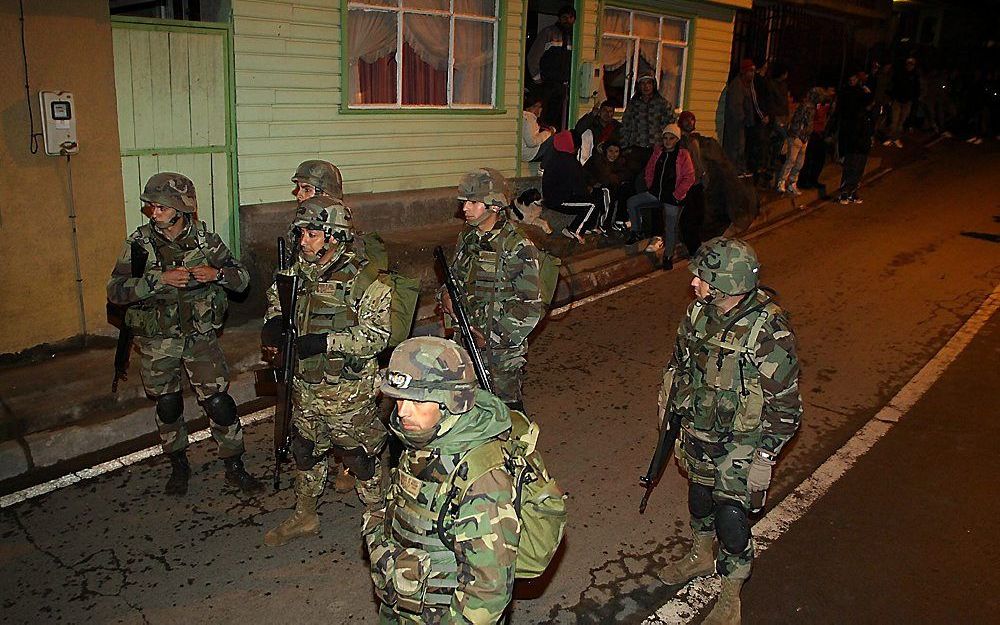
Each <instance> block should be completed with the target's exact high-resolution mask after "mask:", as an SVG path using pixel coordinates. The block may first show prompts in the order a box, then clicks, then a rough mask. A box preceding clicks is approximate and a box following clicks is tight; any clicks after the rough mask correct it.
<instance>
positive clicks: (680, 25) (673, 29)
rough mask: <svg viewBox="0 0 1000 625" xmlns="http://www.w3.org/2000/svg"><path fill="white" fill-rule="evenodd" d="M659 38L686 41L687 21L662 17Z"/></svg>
mask: <svg viewBox="0 0 1000 625" xmlns="http://www.w3.org/2000/svg"><path fill="white" fill-rule="evenodd" d="M661 38H662V39H666V40H669V41H687V22H686V21H684V20H672V19H670V18H663V31H662V35H661Z"/></svg>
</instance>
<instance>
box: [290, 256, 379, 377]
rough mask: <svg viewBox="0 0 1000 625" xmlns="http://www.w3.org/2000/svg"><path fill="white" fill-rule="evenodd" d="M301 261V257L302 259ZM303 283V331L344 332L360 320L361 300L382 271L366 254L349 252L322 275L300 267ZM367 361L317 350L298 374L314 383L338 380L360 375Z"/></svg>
mask: <svg viewBox="0 0 1000 625" xmlns="http://www.w3.org/2000/svg"><path fill="white" fill-rule="evenodd" d="M300 262H301V261H300ZM299 273H300V275H301V276H302V278H303V280H302V286H301V287H300V291H299V298H298V305H297V311H296V327H297V328H298V329H299V334H300V335H303V334H327V333H331V332H342V331H344V330H346V329H348V328H351V327H354V326H356V325H357V324H358V312H357V308H358V302H359V301H360V300H361V297H362V296H363V295H364V293H365V290H366V289H367V288H368V287H369V286H370V285H371V283H372V282H373V281H374V279H375V278H376V277H377V275H378V269H377V267H375V266H374V265H372V264H371V263H369V262H368V261H367V260H366V259H365V258H363V257H360V256H358V255H356V254H354V253H348V255H347V258H346V260H344V261H341V262H339V263H338V264H337V265H336V266H334V267H331V268H329V269H326V270H325V271H323V270H321V273H319V275H310V274H311V273H312V272H310V271H308V270H305V271H303V270H302V268H301V266H300V270H299ZM363 367H364V363H363V362H354V361H353V359H347V360H345V359H344V358H343V357H330V356H329V355H328V354H325V353H324V354H317V355H315V356H310V357H309V358H304V359H302V360H301V361H300V362H299V365H298V369H297V377H299V378H301V379H302V380H303V381H305V382H309V383H310V384H317V383H320V382H324V381H326V382H336V381H337V380H338V379H339V378H341V377H344V378H348V379H355V380H356V379H359V376H358V374H359V373H360V372H361V370H362V369H363Z"/></svg>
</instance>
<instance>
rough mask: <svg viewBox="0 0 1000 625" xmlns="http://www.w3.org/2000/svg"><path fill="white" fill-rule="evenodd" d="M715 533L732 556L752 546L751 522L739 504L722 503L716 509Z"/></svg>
mask: <svg viewBox="0 0 1000 625" xmlns="http://www.w3.org/2000/svg"><path fill="white" fill-rule="evenodd" d="M715 533H716V535H717V536H718V537H719V543H721V544H722V547H723V548H724V549H725V550H726V551H728V552H729V553H731V554H739V553H743V552H744V551H746V548H747V545H748V544H750V521H749V520H748V519H747V513H746V510H744V509H743V507H742V506H740V505H739V504H737V503H734V502H729V501H727V502H725V503H720V504H719V505H718V506H716V508H715Z"/></svg>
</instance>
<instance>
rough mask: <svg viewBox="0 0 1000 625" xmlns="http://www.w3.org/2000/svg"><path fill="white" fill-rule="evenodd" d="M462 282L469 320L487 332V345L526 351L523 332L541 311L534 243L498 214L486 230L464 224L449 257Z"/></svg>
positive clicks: (539, 318)
mask: <svg viewBox="0 0 1000 625" xmlns="http://www.w3.org/2000/svg"><path fill="white" fill-rule="evenodd" d="M451 270H452V273H453V274H454V275H455V279H456V280H458V281H460V282H461V283H462V284H463V286H464V288H465V295H466V297H465V302H464V303H465V307H466V310H467V311H468V313H469V321H470V323H471V324H472V325H473V326H474V327H475V328H476V329H477V330H479V331H481V332H482V333H483V335H484V336H486V337H487V339H488V342H487V349H488V350H489V351H493V350H503V351H514V352H517V353H520V354H523V353H525V352H527V351H528V335H529V334H531V331H532V330H534V329H535V326H536V325H538V322H539V321H540V320H541V318H542V316H543V315H544V314H545V304H544V303H543V302H542V294H541V284H540V282H539V272H540V263H539V255H538V248H537V247H535V244H534V243H532V242H531V240H530V239H528V238H527V237H526V236H524V234H523V233H522V232H521V231H520V230H518V229H517V228H516V227H514V225H513V224H512V223H510V221H508V220H507V219H506V218H504V217H501V218H500V220H499V221H498V222H497V223H496V225H495V226H494V227H493V229H492V230H490V231H489V232H480V231H479V229H478V228H475V227H473V226H467V227H466V229H465V231H464V232H462V234H461V235H460V236H459V239H458V246H457V247H456V248H455V256H454V258H453V259H452V262H451Z"/></svg>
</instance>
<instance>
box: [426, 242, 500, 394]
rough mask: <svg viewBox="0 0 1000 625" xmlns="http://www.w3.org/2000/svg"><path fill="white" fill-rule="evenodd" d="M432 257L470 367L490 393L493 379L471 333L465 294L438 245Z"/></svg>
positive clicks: (480, 383) (481, 384) (480, 384)
mask: <svg viewBox="0 0 1000 625" xmlns="http://www.w3.org/2000/svg"><path fill="white" fill-rule="evenodd" d="M434 259H435V260H436V261H437V263H438V264H439V265H440V266H441V272H442V273H443V274H444V288H445V289H447V291H448V297H450V298H451V309H452V311H454V313H455V320H456V321H457V322H458V328H459V330H460V331H461V334H462V342H463V343H465V349H466V350H467V351H468V352H469V356H470V357H471V358H472V368H473V369H475V371H476V377H477V378H479V386H481V387H483V389H484V390H487V391H489V392H490V393H492V392H493V381H492V380H491V379H490V372H489V370H488V369H487V368H486V361H485V360H484V359H483V353H482V352H481V351H479V345H477V344H476V338H475V336H474V335H473V334H472V326H471V325H470V324H469V314H468V312H466V310H465V304H464V302H465V294H464V293H463V292H462V287H461V286H459V284H458V282H456V281H455V276H454V275H452V273H451V267H449V266H448V259H446V258H445V256H444V250H443V249H441V247H440V246H438V247H436V248H434Z"/></svg>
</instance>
